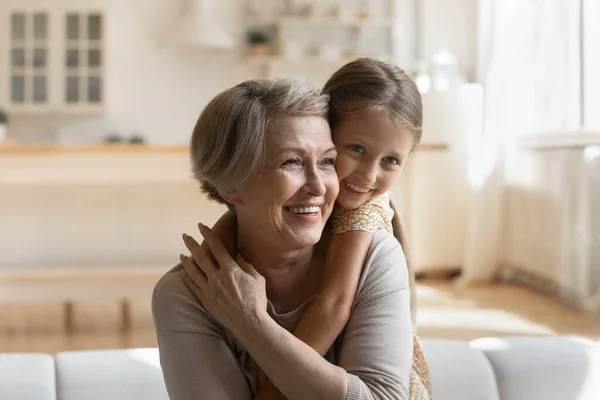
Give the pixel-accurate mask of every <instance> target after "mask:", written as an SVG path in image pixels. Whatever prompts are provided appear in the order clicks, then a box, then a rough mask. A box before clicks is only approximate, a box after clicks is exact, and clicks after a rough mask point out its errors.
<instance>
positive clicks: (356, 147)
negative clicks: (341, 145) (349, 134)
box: [348, 144, 365, 153]
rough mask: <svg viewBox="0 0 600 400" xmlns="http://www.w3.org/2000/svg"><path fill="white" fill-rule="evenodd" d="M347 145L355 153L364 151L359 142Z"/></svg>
mask: <svg viewBox="0 0 600 400" xmlns="http://www.w3.org/2000/svg"><path fill="white" fill-rule="evenodd" d="M348 147H349V148H350V150H352V151H354V152H356V153H364V152H365V148H364V147H363V146H361V145H360V144H351V145H350V146H348Z"/></svg>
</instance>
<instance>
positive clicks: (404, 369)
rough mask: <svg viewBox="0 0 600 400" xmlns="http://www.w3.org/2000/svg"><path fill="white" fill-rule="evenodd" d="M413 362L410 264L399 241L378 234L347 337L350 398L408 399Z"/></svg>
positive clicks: (343, 363) (342, 357) (344, 355)
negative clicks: (408, 264)
mask: <svg viewBox="0 0 600 400" xmlns="http://www.w3.org/2000/svg"><path fill="white" fill-rule="evenodd" d="M412 357H413V328H412V321H411V317H410V296H409V288H408V274H407V271H406V261H405V258H404V254H403V253H402V248H401V247H400V246H399V245H398V242H397V241H396V240H395V239H394V237H393V236H391V235H390V234H389V233H387V232H385V231H379V232H377V234H376V235H375V238H374V240H373V246H372V248H371V251H370V253H369V256H368V257H367V263H366V264H365V269H364V272H363V276H362V277H361V283H360V285H359V291H358V293H357V296H356V300H355V304H354V308H353V310H352V315H351V317H350V320H349V321H348V324H347V326H346V328H345V330H344V332H342V340H341V344H340V353H339V366H340V367H342V368H344V369H345V370H346V371H347V373H348V392H347V396H346V398H347V399H348V400H368V399H408V398H409V383H410V374H411V368H412Z"/></svg>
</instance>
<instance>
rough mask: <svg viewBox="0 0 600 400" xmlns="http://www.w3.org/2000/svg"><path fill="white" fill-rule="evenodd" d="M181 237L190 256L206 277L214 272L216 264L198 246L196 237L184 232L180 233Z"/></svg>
mask: <svg viewBox="0 0 600 400" xmlns="http://www.w3.org/2000/svg"><path fill="white" fill-rule="evenodd" d="M182 238H183V243H185V247H187V248H188V250H189V251H190V253H192V257H193V258H194V260H195V261H196V264H197V265H198V267H200V269H201V270H202V272H204V274H205V275H206V276H207V277H208V276H211V275H212V274H214V272H215V271H216V269H217V266H216V265H215V264H214V263H213V261H212V260H211V258H210V257H209V256H208V254H206V252H205V251H204V250H203V249H202V247H200V245H199V244H198V242H197V241H196V239H194V238H193V237H191V236H189V235H187V234H185V233H184V234H183V235H182Z"/></svg>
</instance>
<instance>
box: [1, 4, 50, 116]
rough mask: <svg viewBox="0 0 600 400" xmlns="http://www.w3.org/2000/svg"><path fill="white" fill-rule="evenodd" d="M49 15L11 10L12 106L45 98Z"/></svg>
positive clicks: (10, 79) (36, 101)
mask: <svg viewBox="0 0 600 400" xmlns="http://www.w3.org/2000/svg"><path fill="white" fill-rule="evenodd" d="M48 25H49V19H48V14H47V13H44V12H30V13H27V12H13V13H11V15H10V28H9V32H10V36H9V46H10V50H9V60H10V61H9V67H10V68H9V69H10V74H9V87H10V90H9V99H10V102H11V103H12V104H15V105H19V104H22V105H40V104H45V103H46V102H47V101H48V50H49V49H48V42H49V41H48Z"/></svg>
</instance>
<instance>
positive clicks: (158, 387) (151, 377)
mask: <svg viewBox="0 0 600 400" xmlns="http://www.w3.org/2000/svg"><path fill="white" fill-rule="evenodd" d="M56 379H57V392H58V400H107V399H110V400H131V399H144V400H168V399H169V396H168V395H167V391H166V389H165V384H164V380H163V375H162V371H161V368H160V363H159V358H158V349H156V348H148V349H128V350H96V351H76V352H64V353H59V354H57V355H56Z"/></svg>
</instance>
